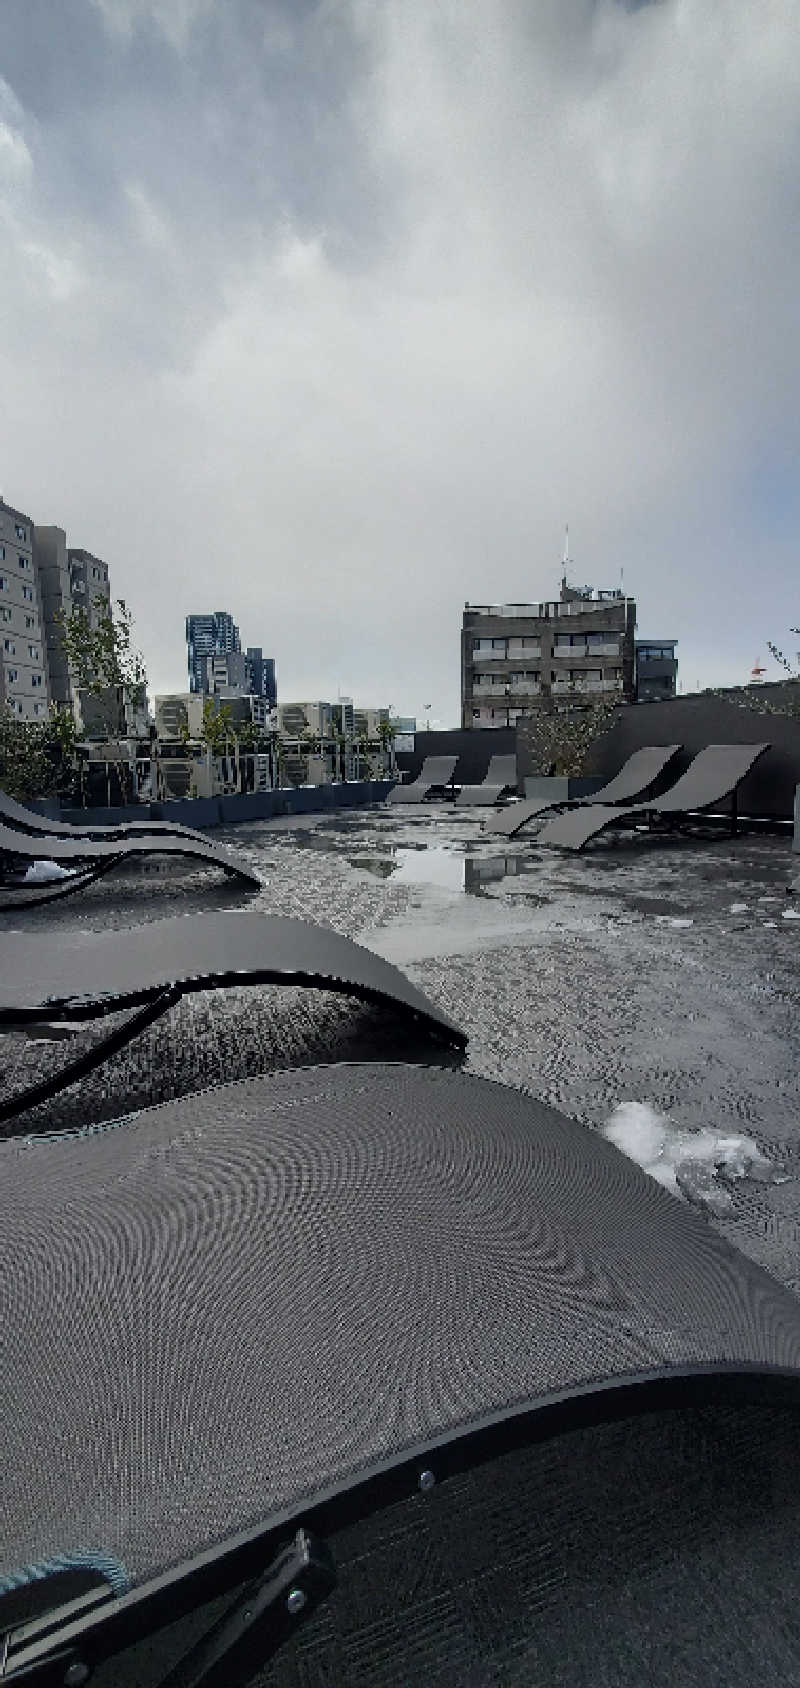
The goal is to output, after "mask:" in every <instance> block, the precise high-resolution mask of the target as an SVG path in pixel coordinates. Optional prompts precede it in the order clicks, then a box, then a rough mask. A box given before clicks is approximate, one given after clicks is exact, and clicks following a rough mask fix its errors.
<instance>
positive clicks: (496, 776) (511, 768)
mask: <svg viewBox="0 0 800 1688" xmlns="http://www.w3.org/2000/svg"><path fill="white" fill-rule="evenodd" d="M516 789H517V758H516V756H493V757H492V759H491V761H490V763H489V766H488V768H487V770H486V774H485V777H484V779H483V781H482V783H481V785H462V787H461V790H460V792H459V794H458V796H457V798H456V802H457V803H460V804H462V805H463V806H466V805H467V804H469V805H472V806H474V805H477V804H483V803H497V802H498V800H499V799H500V798H501V797H502V795H503V793H504V792H505V791H509V790H512V791H516Z"/></svg>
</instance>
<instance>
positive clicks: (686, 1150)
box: [602, 1102, 771, 1194]
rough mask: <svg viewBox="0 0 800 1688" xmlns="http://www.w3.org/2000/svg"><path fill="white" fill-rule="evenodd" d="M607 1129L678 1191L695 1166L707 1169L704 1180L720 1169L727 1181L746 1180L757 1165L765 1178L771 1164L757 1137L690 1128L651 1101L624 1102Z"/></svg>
mask: <svg viewBox="0 0 800 1688" xmlns="http://www.w3.org/2000/svg"><path fill="white" fill-rule="evenodd" d="M602 1131H603V1136H604V1137H606V1138H607V1139H608V1141H609V1143H614V1144H615V1145H616V1147H617V1148H618V1149H621V1150H622V1152H623V1154H625V1155H627V1156H628V1157H629V1159H630V1160H633V1161H636V1163H637V1165H638V1166H641V1167H642V1168H643V1170H644V1171H645V1172H646V1173H648V1175H649V1176H650V1177H651V1178H655V1179H656V1181H657V1183H659V1184H663V1185H664V1187H665V1189H667V1190H672V1191H673V1192H674V1193H676V1194H677V1193H678V1190H679V1189H680V1188H681V1187H683V1188H684V1189H685V1188H686V1185H687V1182H688V1179H687V1167H688V1166H689V1165H690V1164H691V1165H692V1166H694V1167H697V1168H700V1167H702V1168H704V1169H705V1173H707V1175H708V1177H707V1178H705V1177H704V1178H703V1180H700V1181H701V1182H704V1183H707V1182H708V1178H713V1177H714V1175H715V1173H717V1172H719V1173H722V1175H723V1176H724V1177H725V1178H726V1179H731V1178H746V1177H748V1176H749V1175H750V1174H751V1172H752V1171H753V1170H754V1169H758V1170H760V1171H761V1172H762V1176H763V1170H764V1169H766V1168H770V1167H771V1162H769V1161H767V1160H766V1159H765V1157H764V1155H762V1153H761V1150H760V1149H759V1147H758V1144H757V1143H754V1142H753V1139H752V1138H751V1137H741V1136H739V1135H728V1134H723V1133H722V1132H719V1131H711V1130H709V1129H708V1128H706V1129H705V1130H703V1131H685V1130H683V1129H681V1127H680V1126H677V1125H675V1123H674V1122H673V1121H672V1120H671V1119H669V1117H668V1116H667V1115H665V1114H659V1113H656V1111H655V1109H654V1108H651V1107H649V1106H648V1104H647V1102H620V1104H619V1106H618V1107H616V1108H615V1109H614V1112H613V1114H611V1116H610V1118H609V1119H608V1120H606V1123H605V1125H604V1126H603V1127H602ZM679 1170H680V1173H681V1178H680V1180H679V1178H678V1176H677V1174H678V1171H679ZM698 1178H699V1174H698Z"/></svg>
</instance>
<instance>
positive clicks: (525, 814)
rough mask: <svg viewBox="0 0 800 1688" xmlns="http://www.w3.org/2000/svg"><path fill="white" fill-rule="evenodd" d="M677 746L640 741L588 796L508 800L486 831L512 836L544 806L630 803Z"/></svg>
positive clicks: (665, 764)
mask: <svg viewBox="0 0 800 1688" xmlns="http://www.w3.org/2000/svg"><path fill="white" fill-rule="evenodd" d="M679 750H680V745H679V744H649V745H644V746H643V747H642V749H641V750H634V752H633V755H632V756H629V757H628V760H627V762H623V765H622V767H621V768H620V770H619V772H618V773H616V774H615V775H614V778H613V779H612V780H609V782H608V784H607V785H604V786H602V787H601V789H600V790H599V791H595V792H594V793H593V794H592V796H591V797H579V798H577V799H576V800H575V801H574V802H573V803H570V804H567V803H563V804H562V803H558V802H556V803H553V802H552V801H548V799H547V798H546V797H532V798H529V799H526V800H525V801H524V802H522V803H511V804H509V807H508V808H507V809H504V810H503V812H502V814H499V815H492V816H491V817H490V818H489V819H488V820H487V821H486V822H485V823H484V824H485V828H486V831H487V832H497V833H502V835H503V836H504V837H505V838H512V837H513V835H514V833H515V832H519V830H520V827H523V826H524V825H525V823H526V821H530V820H533V819H534V817H535V816H536V815H542V814H544V813H545V811H546V810H547V809H555V808H558V809H560V808H567V807H569V808H584V807H586V806H590V805H592V804H594V803H630V802H631V800H632V799H633V798H634V797H640V796H641V794H642V792H643V791H647V789H648V786H651V785H653V784H654V783H655V781H656V780H657V779H658V777H659V774H661V773H663V771H664V769H665V768H666V766H667V764H668V763H669V762H671V761H672V758H673V756H676V755H677V753H678V751H679Z"/></svg>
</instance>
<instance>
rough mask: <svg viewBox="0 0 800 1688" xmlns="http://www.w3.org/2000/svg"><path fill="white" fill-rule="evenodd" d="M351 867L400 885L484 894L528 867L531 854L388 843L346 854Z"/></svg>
mask: <svg viewBox="0 0 800 1688" xmlns="http://www.w3.org/2000/svg"><path fill="white" fill-rule="evenodd" d="M347 860H348V862H349V863H350V866H351V867H358V868H363V869H365V870H366V872H367V873H372V874H374V875H375V876H376V878H379V879H389V878H390V877H391V878H392V879H393V880H394V881H395V883H396V884H400V885H434V886H436V887H437V888H438V889H440V890H445V891H466V892H467V894H468V895H469V896H473V897H474V896H477V897H480V896H483V895H484V892H485V889H486V886H487V885H490V884H493V883H494V884H496V883H497V882H498V881H500V880H503V879H506V878H509V877H516V876H517V875H518V874H520V873H522V872H524V870H525V868H526V867H528V868H529V867H530V865H531V863H530V858H529V857H526V856H523V855H508V856H484V857H479V856H472V855H467V854H466V853H465V852H464V851H463V850H458V849H452V848H448V847H447V846H445V845H442V844H418V845H416V846H409V845H402V844H396V845H394V844H393V845H387V846H386V848H385V849H384V850H382V851H380V852H378V851H372V852H370V853H369V854H367V853H363V854H360V855H357V856H348V858H347Z"/></svg>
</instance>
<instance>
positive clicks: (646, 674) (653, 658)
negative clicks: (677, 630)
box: [636, 639, 678, 703]
mask: <svg viewBox="0 0 800 1688" xmlns="http://www.w3.org/2000/svg"><path fill="white" fill-rule="evenodd" d="M677 643H678V641H677V639H637V640H636V701H637V703H664V702H665V700H666V699H667V698H671V697H674V696H675V694H676V692H677V690H678V659H677V657H676V655H675V646H676V645H677Z"/></svg>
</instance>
